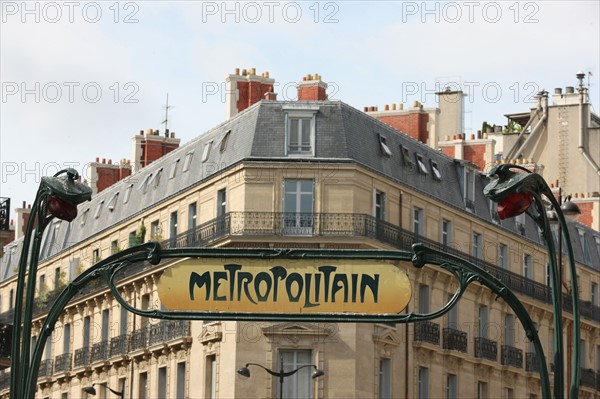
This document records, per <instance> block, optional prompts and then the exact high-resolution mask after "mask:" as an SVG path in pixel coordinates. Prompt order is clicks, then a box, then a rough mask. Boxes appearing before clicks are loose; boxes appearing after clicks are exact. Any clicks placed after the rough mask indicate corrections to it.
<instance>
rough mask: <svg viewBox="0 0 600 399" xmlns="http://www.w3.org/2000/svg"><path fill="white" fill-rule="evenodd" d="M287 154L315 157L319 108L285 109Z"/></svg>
mask: <svg viewBox="0 0 600 399" xmlns="http://www.w3.org/2000/svg"><path fill="white" fill-rule="evenodd" d="M285 111H286V114H285V154H286V155H288V156H314V155H315V119H316V117H315V115H316V113H317V111H318V108H309V109H307V108H306V106H305V105H303V108H296V107H291V108H288V109H285Z"/></svg>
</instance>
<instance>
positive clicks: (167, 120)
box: [161, 93, 173, 134]
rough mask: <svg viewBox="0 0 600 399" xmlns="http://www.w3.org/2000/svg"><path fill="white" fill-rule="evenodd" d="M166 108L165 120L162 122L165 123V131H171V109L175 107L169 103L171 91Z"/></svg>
mask: <svg viewBox="0 0 600 399" xmlns="http://www.w3.org/2000/svg"><path fill="white" fill-rule="evenodd" d="M163 108H164V110H165V120H164V121H162V122H161V124H163V125H165V133H167V134H168V133H169V109H171V108H173V106H172V105H169V93H167V105H165V106H164V107H163Z"/></svg>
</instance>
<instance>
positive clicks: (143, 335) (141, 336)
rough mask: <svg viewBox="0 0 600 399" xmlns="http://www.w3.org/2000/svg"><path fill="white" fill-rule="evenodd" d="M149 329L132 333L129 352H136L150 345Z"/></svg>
mask: <svg viewBox="0 0 600 399" xmlns="http://www.w3.org/2000/svg"><path fill="white" fill-rule="evenodd" d="M147 338H148V329H146V328H140V329H138V330H135V331H134V332H133V333H131V340H130V341H129V350H131V351H135V350H138V349H143V348H145V347H146V346H147V343H148V340H147Z"/></svg>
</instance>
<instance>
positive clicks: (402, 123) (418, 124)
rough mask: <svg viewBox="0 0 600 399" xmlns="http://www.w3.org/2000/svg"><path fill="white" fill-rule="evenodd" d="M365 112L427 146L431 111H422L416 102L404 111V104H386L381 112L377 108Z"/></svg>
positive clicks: (420, 105) (421, 106)
mask: <svg viewBox="0 0 600 399" xmlns="http://www.w3.org/2000/svg"><path fill="white" fill-rule="evenodd" d="M364 111H365V112H367V113H368V114H369V115H371V116H373V117H375V118H377V119H379V120H380V121H382V122H383V123H385V124H387V125H390V126H391V127H393V128H394V129H396V130H399V131H400V132H402V133H404V134H406V135H408V136H410V137H412V138H414V139H416V140H419V141H421V142H423V143H426V144H429V143H428V140H429V136H430V135H429V128H428V125H429V122H430V112H435V111H432V110H429V111H428V110H425V109H423V104H421V103H420V102H418V101H415V102H414V103H413V107H412V108H408V109H404V104H402V103H400V104H398V106H397V107H396V104H392V105H391V107H390V105H389V104H386V105H385V107H384V109H383V111H379V109H378V107H365V109H364Z"/></svg>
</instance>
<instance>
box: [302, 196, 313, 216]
mask: <svg viewBox="0 0 600 399" xmlns="http://www.w3.org/2000/svg"><path fill="white" fill-rule="evenodd" d="M312 204H313V198H312V194H303V195H301V196H300V212H302V213H312Z"/></svg>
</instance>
